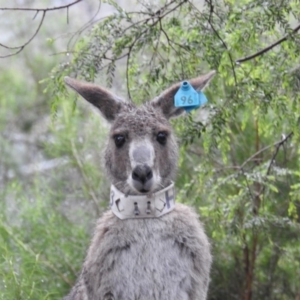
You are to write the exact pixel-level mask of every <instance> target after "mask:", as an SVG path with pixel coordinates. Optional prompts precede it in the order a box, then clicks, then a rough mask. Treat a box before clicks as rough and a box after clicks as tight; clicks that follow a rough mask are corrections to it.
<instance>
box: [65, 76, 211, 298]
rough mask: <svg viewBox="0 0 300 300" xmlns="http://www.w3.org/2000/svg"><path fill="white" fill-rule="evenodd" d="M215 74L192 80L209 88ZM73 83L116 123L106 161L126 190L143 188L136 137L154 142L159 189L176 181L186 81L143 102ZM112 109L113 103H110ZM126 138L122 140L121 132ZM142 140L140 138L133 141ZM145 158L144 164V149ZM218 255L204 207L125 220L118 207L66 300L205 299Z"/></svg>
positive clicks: (104, 221)
mask: <svg viewBox="0 0 300 300" xmlns="http://www.w3.org/2000/svg"><path fill="white" fill-rule="evenodd" d="M213 75H214V72H210V73H208V74H207V75H204V76H201V77H198V78H195V79H192V80H191V81H190V82H191V83H192V84H193V86H194V88H196V89H203V87H204V86H205V85H206V84H207V83H208V81H209V80H210V79H211V78H212V77H213ZM66 83H67V84H68V85H69V86H71V87H72V88H73V89H75V90H76V91H77V92H79V93H80V94H81V95H82V96H83V97H85V98H86V99H87V100H88V101H89V102H91V103H92V104H93V105H95V106H96V107H98V108H99V110H100V111H101V112H102V114H103V115H104V117H105V118H106V119H108V120H109V121H110V122H112V126H111V130H110V136H109V140H108V143H107V146H106V151H105V166H106V169H107V173H108V175H109V176H110V178H111V181H112V183H113V184H114V185H115V186H116V187H117V188H118V189H119V190H120V191H121V192H123V193H125V194H131V195H136V194H141V193H144V192H145V191H144V190H142V188H137V186H138V187H139V185H135V184H134V182H133V181H134V180H133V179H132V159H134V157H133V158H132V157H129V147H130V144H131V143H132V141H135V143H137V144H138V145H139V147H140V145H141V144H143V142H144V141H145V143H146V141H147V143H149V141H150V142H151V143H152V145H153V148H154V152H155V157H154V161H153V166H152V165H151V168H152V171H153V174H154V175H153V178H151V180H152V181H148V182H146V183H145V186H147V187H148V186H150V188H149V191H148V192H147V193H149V194H151V193H153V192H156V191H158V190H160V189H162V188H164V187H166V186H168V185H169V184H170V183H171V181H172V180H173V179H174V176H175V171H176V166H177V159H178V148H177V144H176V141H175V137H174V135H173V132H172V128H171V125H170V123H169V121H168V119H169V118H170V117H173V116H177V115H179V114H181V113H182V112H183V110H182V109H176V108H174V106H173V102H172V101H171V99H173V97H174V94H175V93H176V91H177V89H178V87H179V85H178V84H177V85H176V88H175V86H173V87H171V88H170V89H168V90H167V91H165V92H164V93H162V95H161V96H159V97H158V98H156V99H154V100H153V101H151V102H148V103H146V104H144V105H143V106H141V107H135V106H134V105H133V104H130V103H127V102H123V101H120V99H119V98H117V97H115V96H113V95H112V94H110V93H109V92H108V91H106V90H104V89H103V88H101V87H97V86H95V85H91V84H87V83H83V82H79V81H77V80H74V79H70V78H68V79H66ZM107 105H109V106H110V107H109V108H107V107H106V106H107ZM159 132H165V133H166V134H167V141H166V144H165V145H162V144H160V143H159V142H158V141H157V135H158V133H159ZM116 135H122V136H124V137H125V139H126V142H125V143H124V145H122V147H120V148H118V147H116V145H115V140H114V137H115V136H116ZM133 145H134V144H133ZM137 156H138V157H137V162H136V163H138V164H141V163H142V162H141V161H140V158H141V157H143V155H142V154H140V153H139V155H137ZM211 262H212V257H211V254H210V245H209V242H208V239H207V237H206V235H205V232H204V229H203V226H202V224H201V223H200V222H199V220H198V216H197V215H196V213H195V212H194V211H193V210H192V209H191V208H189V207H187V206H185V205H182V204H176V206H175V209H174V210H173V211H172V212H170V213H168V214H166V215H164V216H162V217H160V218H153V219H127V220H120V219H118V218H117V217H116V216H115V215H114V214H113V213H112V212H111V211H108V212H106V213H105V214H104V215H103V216H102V218H100V219H99V221H98V224H97V227H96V230H95V233H94V236H93V239H92V242H91V245H90V247H89V250H88V253H87V256H86V259H85V262H84V264H83V268H82V271H81V274H80V276H79V278H78V280H77V283H76V285H75V286H74V287H73V288H72V290H71V292H70V294H69V295H68V296H67V297H65V298H64V299H65V300H113V299H115V300H117V299H118V300H138V299H139V300H205V299H206V297H207V290H208V285H209V273H210V266H211Z"/></svg>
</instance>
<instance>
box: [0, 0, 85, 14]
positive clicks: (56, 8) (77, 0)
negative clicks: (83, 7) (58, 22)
mask: <svg viewBox="0 0 300 300" xmlns="http://www.w3.org/2000/svg"><path fill="white" fill-rule="evenodd" d="M81 1H83V0H76V1H74V2H71V3H69V4H66V5H61V6H53V7H47V8H31V7H0V10H19V11H44V12H46V11H51V10H59V9H64V8H68V7H70V6H72V5H75V4H77V3H79V2H81Z"/></svg>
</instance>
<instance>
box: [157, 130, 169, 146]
mask: <svg viewBox="0 0 300 300" xmlns="http://www.w3.org/2000/svg"><path fill="white" fill-rule="evenodd" d="M167 137H168V134H167V133H166V132H159V133H158V134H157V136H156V140H157V141H158V142H159V143H160V144H161V145H165V144H166V142H167Z"/></svg>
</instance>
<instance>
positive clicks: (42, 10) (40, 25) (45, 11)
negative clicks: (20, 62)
mask: <svg viewBox="0 0 300 300" xmlns="http://www.w3.org/2000/svg"><path fill="white" fill-rule="evenodd" d="M81 1H82V0H76V1H74V2H71V3H69V4H66V5H62V6H54V7H48V8H29V7H25V8H21V7H15V8H14V7H0V10H5V11H35V12H36V13H35V15H34V17H33V20H34V19H35V18H36V16H37V15H38V13H39V12H42V13H43V15H42V18H41V21H40V23H39V25H38V27H37V29H36V31H35V32H34V34H33V35H32V36H31V38H29V39H28V40H27V42H25V43H24V44H23V45H21V46H17V47H10V46H7V45H4V44H1V43H0V47H3V48H5V49H8V50H16V49H18V50H17V51H16V52H14V53H10V54H7V55H2V56H0V58H7V57H10V56H14V55H17V54H19V53H20V52H21V51H23V50H24V48H25V47H26V46H27V45H28V44H29V43H30V42H31V41H32V40H33V39H34V38H35V37H36V36H37V34H38V33H39V31H40V29H41V27H42V25H43V23H44V20H45V17H46V13H47V12H49V11H54V10H60V9H67V22H68V18H69V14H68V10H69V7H71V6H73V5H75V4H77V3H79V2H81Z"/></svg>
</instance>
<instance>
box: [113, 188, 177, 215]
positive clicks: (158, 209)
mask: <svg viewBox="0 0 300 300" xmlns="http://www.w3.org/2000/svg"><path fill="white" fill-rule="evenodd" d="M110 207H111V210H112V212H113V213H114V214H115V215H116V216H117V217H118V218H119V219H121V220H124V219H145V218H158V217H161V216H162V215H165V214H166V213H168V212H170V211H172V210H173V209H174V207H175V189H174V182H172V183H171V184H170V185H169V186H168V187H166V188H165V189H163V190H161V191H158V192H156V193H154V194H152V195H151V196H149V195H136V196H131V195H128V196H126V195H125V194H123V193H122V192H120V191H119V190H118V189H117V188H116V187H115V186H114V185H111V188H110Z"/></svg>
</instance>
